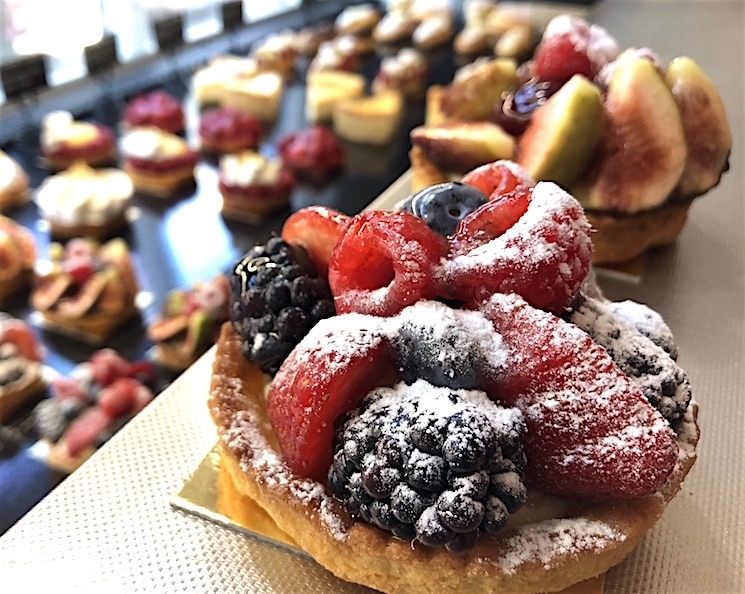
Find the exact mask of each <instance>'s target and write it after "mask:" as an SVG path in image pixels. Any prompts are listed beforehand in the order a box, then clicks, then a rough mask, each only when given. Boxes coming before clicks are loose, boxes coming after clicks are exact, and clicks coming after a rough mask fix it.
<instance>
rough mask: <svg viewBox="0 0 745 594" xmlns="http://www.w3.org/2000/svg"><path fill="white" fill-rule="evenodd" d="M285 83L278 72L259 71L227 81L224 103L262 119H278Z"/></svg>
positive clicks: (226, 105)
mask: <svg viewBox="0 0 745 594" xmlns="http://www.w3.org/2000/svg"><path fill="white" fill-rule="evenodd" d="M283 88H284V83H283V81H282V75H281V74H279V73H277V72H259V73H257V74H256V75H254V76H250V77H240V78H234V79H231V80H229V81H227V82H226V83H225V93H224V96H223V101H222V105H223V106H224V107H230V108H232V109H236V110H238V111H240V112H243V113H247V114H249V115H252V116H253V117H255V118H257V119H259V120H261V121H272V120H275V119H277V113H278V112H279V106H280V104H281V102H282V90H283Z"/></svg>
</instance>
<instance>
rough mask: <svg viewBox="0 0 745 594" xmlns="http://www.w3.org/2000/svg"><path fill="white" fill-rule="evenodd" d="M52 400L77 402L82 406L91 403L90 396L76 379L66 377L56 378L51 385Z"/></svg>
mask: <svg viewBox="0 0 745 594" xmlns="http://www.w3.org/2000/svg"><path fill="white" fill-rule="evenodd" d="M50 390H51V392H52V398H54V399H55V400H59V401H63V400H77V401H78V402H81V403H82V404H88V403H89V401H90V397H89V394H88V392H87V390H86V389H85V387H84V386H82V385H81V384H80V383H79V382H77V381H75V380H74V379H69V378H66V377H62V376H59V377H55V378H54V379H53V380H52V382H51V385H50Z"/></svg>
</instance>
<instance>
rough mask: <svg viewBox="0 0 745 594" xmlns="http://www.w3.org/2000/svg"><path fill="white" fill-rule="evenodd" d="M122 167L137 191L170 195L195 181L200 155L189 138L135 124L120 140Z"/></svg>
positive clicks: (162, 195) (156, 194)
mask: <svg viewBox="0 0 745 594" xmlns="http://www.w3.org/2000/svg"><path fill="white" fill-rule="evenodd" d="M120 150H121V156H122V159H123V165H122V168H123V169H124V171H126V172H127V174H128V175H129V177H130V178H131V179H132V184H133V185H134V188H135V190H136V191H137V192H142V193H144V194H152V195H154V196H161V197H169V196H172V195H174V194H175V193H177V192H178V190H180V189H181V188H183V187H185V186H189V185H192V184H193V183H194V167H195V165H196V164H197V160H198V158H199V155H198V154H197V152H196V151H195V150H194V149H192V148H191V147H190V146H189V145H188V144H187V143H186V141H185V140H184V139H183V138H181V137H180V136H177V135H176V134H171V133H169V132H165V131H163V130H161V129H159V128H156V127H153V126H145V127H141V128H133V129H132V130H130V131H129V132H127V133H126V134H125V135H124V136H123V137H122V139H121V141H120Z"/></svg>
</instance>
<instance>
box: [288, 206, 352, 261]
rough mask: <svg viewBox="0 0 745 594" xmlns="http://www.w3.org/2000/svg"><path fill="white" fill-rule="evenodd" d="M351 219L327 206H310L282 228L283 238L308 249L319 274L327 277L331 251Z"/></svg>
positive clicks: (291, 216) (291, 217) (297, 213)
mask: <svg viewBox="0 0 745 594" xmlns="http://www.w3.org/2000/svg"><path fill="white" fill-rule="evenodd" d="M347 221H349V217H348V216H347V215H345V214H343V213H341V212H339V211H336V210H334V209H333V208H328V207H326V206H308V207H306V208H303V209H301V210H298V211H297V212H295V213H293V214H291V215H290V216H289V218H288V219H287V220H286V221H285V224H284V225H283V226H282V239H284V240H285V241H286V242H287V243H289V244H291V245H299V246H301V247H303V248H304V249H305V251H306V252H307V253H308V257H310V259H311V261H312V262H313V264H314V265H315V267H316V270H317V271H318V274H320V275H322V276H327V275H328V268H329V260H330V259H331V252H333V251H334V246H335V245H336V242H337V240H338V239H339V235H341V232H342V229H343V228H344V225H346V223H347Z"/></svg>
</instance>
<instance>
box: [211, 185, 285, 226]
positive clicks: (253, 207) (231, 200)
mask: <svg viewBox="0 0 745 594" xmlns="http://www.w3.org/2000/svg"><path fill="white" fill-rule="evenodd" d="M221 195H222V209H221V212H222V215H223V216H224V217H226V218H229V219H235V220H238V221H243V222H246V223H255V222H257V221H261V219H263V218H264V217H266V216H268V215H270V214H271V213H273V212H275V211H277V210H280V209H282V208H284V207H286V206H287V205H288V204H289V203H290V192H282V193H278V194H272V195H268V196H262V197H260V198H247V197H246V196H242V195H240V194H237V193H235V194H234V193H231V192H221Z"/></svg>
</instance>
